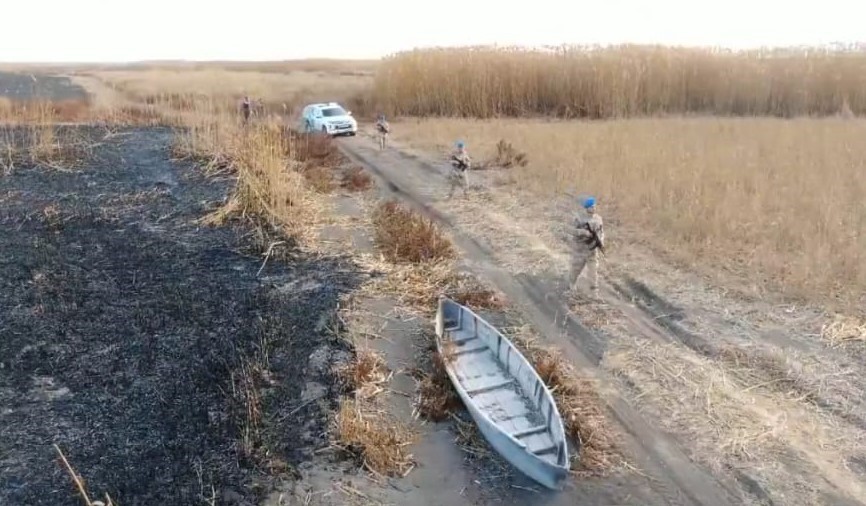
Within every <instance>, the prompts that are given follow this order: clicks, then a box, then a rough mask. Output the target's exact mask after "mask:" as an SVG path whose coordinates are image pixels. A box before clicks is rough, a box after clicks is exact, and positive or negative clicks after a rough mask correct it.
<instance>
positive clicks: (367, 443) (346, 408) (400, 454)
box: [335, 397, 414, 476]
mask: <svg viewBox="0 0 866 506" xmlns="http://www.w3.org/2000/svg"><path fill="white" fill-rule="evenodd" d="M335 423H336V428H335V433H336V436H337V437H338V439H339V445H340V446H341V447H342V448H343V449H344V450H345V451H347V452H349V453H350V454H352V455H354V456H355V457H356V458H358V460H359V461H360V462H361V464H362V465H364V466H365V467H367V468H368V469H370V470H371V471H373V472H376V473H379V474H382V475H386V476H403V475H405V474H408V472H409V471H411V469H412V468H413V467H414V463H413V458H412V455H411V454H409V453H408V451H407V448H408V447H409V445H411V444H412V437H413V436H412V433H411V431H410V430H409V429H408V427H404V426H402V425H401V424H399V423H397V422H396V421H394V420H392V419H391V417H389V416H387V415H386V414H385V413H384V412H381V411H377V410H376V409H374V408H373V407H371V406H370V405H369V404H368V403H366V402H365V401H362V400H357V399H352V398H348V397H346V398H343V399H342V400H341V401H340V410H339V411H338V412H337V416H336V420H335Z"/></svg>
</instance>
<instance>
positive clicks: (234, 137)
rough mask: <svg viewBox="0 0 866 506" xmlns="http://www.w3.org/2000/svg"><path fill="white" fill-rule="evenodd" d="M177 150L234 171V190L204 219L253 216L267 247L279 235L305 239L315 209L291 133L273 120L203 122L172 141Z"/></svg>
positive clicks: (219, 169) (215, 222)
mask: <svg viewBox="0 0 866 506" xmlns="http://www.w3.org/2000/svg"><path fill="white" fill-rule="evenodd" d="M175 149H176V152H178V153H186V154H187V155H188V156H194V157H196V158H199V159H203V160H209V161H207V162H206V167H210V168H211V169H212V171H214V172H222V171H226V170H230V171H233V172H235V173H236V174H237V185H236V187H235V190H234V194H233V195H232V196H231V198H230V199H229V200H228V202H227V203H226V205H225V206H223V207H222V208H220V209H218V210H217V211H215V212H213V213H211V214H209V215H207V216H206V217H205V218H204V219H203V222H204V223H206V224H211V225H219V224H221V223H223V222H225V221H226V220H227V219H229V218H231V217H234V216H240V217H245V218H248V219H255V220H257V221H256V223H257V225H262V226H258V227H256V230H257V233H258V234H259V235H260V238H259V239H260V240H259V241H258V242H259V243H260V245H261V246H263V247H266V248H270V247H271V246H273V245H274V244H277V243H280V242H281V240H282V239H279V237H275V235H274V234H273V233H272V232H271V231H273V232H275V233H276V236H282V238H289V239H291V240H293V241H295V240H296V241H307V240H310V238H311V237H312V228H311V226H312V225H313V224H314V222H315V217H316V216H318V214H319V212H320V209H319V207H318V206H317V203H316V199H315V197H314V196H313V195H312V194H311V193H310V190H309V183H308V182H307V180H306V178H305V177H304V175H303V174H302V172H301V169H302V166H301V164H300V163H299V162H298V161H297V159H296V158H295V156H294V153H295V144H294V141H293V139H291V138H288V137H287V136H286V135H285V131H284V129H282V128H281V127H279V126H277V125H271V124H256V125H249V126H248V127H247V128H238V126H237V124H236V123H229V122H216V121H211V122H205V123H203V124H201V125H197V126H194V127H193V128H191V129H189V130H188V132H187V134H186V135H185V136H184V137H182V138H181V140H180V141H179V143H178V144H177V145H176V146H175Z"/></svg>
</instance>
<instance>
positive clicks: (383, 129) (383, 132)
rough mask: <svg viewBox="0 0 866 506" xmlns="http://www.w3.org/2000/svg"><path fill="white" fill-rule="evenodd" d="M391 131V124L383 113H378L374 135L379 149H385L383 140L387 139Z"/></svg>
mask: <svg viewBox="0 0 866 506" xmlns="http://www.w3.org/2000/svg"><path fill="white" fill-rule="evenodd" d="M390 132H391V125H389V124H388V122H387V121H385V115H384V114H379V117H378V118H376V137H377V140H378V141H379V149H385V142H386V141H387V140H388V134H389V133H390Z"/></svg>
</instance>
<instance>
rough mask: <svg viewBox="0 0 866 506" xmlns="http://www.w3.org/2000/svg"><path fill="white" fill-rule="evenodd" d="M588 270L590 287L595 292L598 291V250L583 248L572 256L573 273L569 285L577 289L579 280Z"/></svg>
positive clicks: (573, 289)
mask: <svg viewBox="0 0 866 506" xmlns="http://www.w3.org/2000/svg"><path fill="white" fill-rule="evenodd" d="M584 271H586V275H587V277H588V278H589V287H590V289H591V290H592V291H593V292H598V250H597V249H594V250H589V249H586V248H581V249H579V250H577V251H575V252H574V253H573V256H572V257H571V273H570V276H569V277H570V279H569V287H570V288H571V290H572V291H577V280H578V279H579V278H580V275H581V274H583V272H584Z"/></svg>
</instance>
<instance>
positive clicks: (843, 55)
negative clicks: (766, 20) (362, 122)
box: [373, 45, 866, 118]
mask: <svg viewBox="0 0 866 506" xmlns="http://www.w3.org/2000/svg"><path fill="white" fill-rule="evenodd" d="M455 76H459V79H455ZM829 76H832V78H831V77H829ZM864 76H866V53H863V52H862V51H847V52H846V51H839V52H831V51H827V50H825V49H816V50H811V51H804V50H802V49H793V50H776V51H772V52H769V51H751V52H720V51H711V50H703V49H687V48H669V47H660V46H649V47H642V46H634V45H625V46H619V47H611V48H604V49H600V48H581V47H564V48H560V49H557V50H547V49H545V50H528V49H511V48H493V47H474V48H442V49H425V50H414V51H407V52H401V53H398V54H396V55H394V56H391V57H389V58H387V59H385V60H383V62H382V64H381V66H380V68H379V71H378V72H377V74H376V79H375V91H374V98H373V100H374V102H376V103H379V104H382V106H383V107H384V108H385V109H386V110H387V111H389V112H390V114H392V115H414V116H426V115H443V116H464V117H465V116H472V117H482V118H490V117H500V116H530V115H538V114H543V115H556V116H560V117H567V118H575V117H581V118H620V117H626V116H636V115H662V114H682V113H710V114H720V115H743V116H753V115H772V116H782V117H792V116H799V115H833V114H835V113H836V112H837V111H839V110H840V108H841V106H842V103H843V101H847V103H848V105H849V108H850V109H851V110H852V111H853V112H854V113H855V114H862V113H864V112H866V93H864V91H863V90H864V89H866V86H864Z"/></svg>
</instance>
